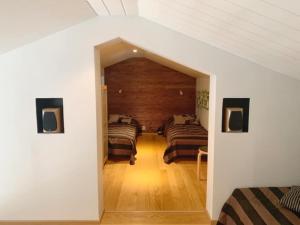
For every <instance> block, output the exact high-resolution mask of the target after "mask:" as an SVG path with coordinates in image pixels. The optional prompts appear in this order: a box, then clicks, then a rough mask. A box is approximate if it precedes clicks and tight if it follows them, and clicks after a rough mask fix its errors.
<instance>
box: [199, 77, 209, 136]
mask: <svg viewBox="0 0 300 225" xmlns="http://www.w3.org/2000/svg"><path fill="white" fill-rule="evenodd" d="M200 91H208V92H209V77H204V76H201V77H197V79H196V92H197V93H198V92H200ZM196 115H197V118H198V119H199V120H200V123H201V125H202V126H203V127H204V128H205V129H206V130H208V115H209V110H208V109H205V108H203V107H198V105H197V104H196Z"/></svg>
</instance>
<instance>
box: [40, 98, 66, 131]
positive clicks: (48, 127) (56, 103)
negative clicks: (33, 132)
mask: <svg viewBox="0 0 300 225" xmlns="http://www.w3.org/2000/svg"><path fill="white" fill-rule="evenodd" d="M63 115H64V113H63V99H62V98H37V99H36V118H37V132H38V133H47V134H49V133H52V134H53V133H64V116H63Z"/></svg>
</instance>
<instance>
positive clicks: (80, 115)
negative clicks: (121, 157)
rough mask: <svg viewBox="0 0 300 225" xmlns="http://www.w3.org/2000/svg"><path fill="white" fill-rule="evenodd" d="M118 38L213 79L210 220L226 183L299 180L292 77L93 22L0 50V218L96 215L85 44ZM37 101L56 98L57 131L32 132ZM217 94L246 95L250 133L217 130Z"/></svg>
mask: <svg viewBox="0 0 300 225" xmlns="http://www.w3.org/2000/svg"><path fill="white" fill-rule="evenodd" d="M119 36H120V37H121V38H123V39H125V40H127V41H129V42H132V43H134V44H136V45H137V46H140V47H142V48H144V49H146V50H149V51H152V52H154V53H156V54H159V55H161V56H163V57H166V58H169V59H170V60H173V61H175V62H178V63H181V64H183V65H185V66H189V67H191V68H193V69H195V70H200V71H202V72H204V73H206V74H214V75H215V78H216V82H214V84H211V85H216V87H217V91H216V93H215V95H216V96H215V99H216V114H215V116H214V114H213V113H211V115H213V116H211V115H210V126H211V124H213V125H214V119H215V120H216V121H215V122H216V123H215V125H214V126H212V127H211V129H210V131H209V132H210V134H212V135H210V140H209V141H210V143H211V142H212V141H213V144H211V145H210V149H209V151H211V154H210V157H212V158H211V160H210V162H209V171H208V172H209V174H211V175H212V176H211V177H210V178H209V181H208V200H207V208H208V211H209V213H210V214H211V215H212V216H213V218H215V219H216V217H217V215H218V213H219V211H220V209H221V207H222V204H223V203H224V201H225V200H226V198H227V197H228V195H229V194H230V193H231V191H232V190H233V188H235V187H240V186H256V185H280V186H281V185H291V184H294V183H297V182H298V183H299V180H300V179H299V173H298V171H299V170H300V163H299V160H297V159H299V158H300V151H299V135H300V128H299V127H300V126H299V125H298V124H299V123H300V114H299V113H298V112H299V110H300V104H299V103H300V82H299V81H298V80H294V79H291V78H289V77H286V76H283V75H280V74H277V73H275V72H272V71H270V70H267V69H265V68H263V67H260V66H258V65H256V64H253V63H250V62H248V61H246V60H243V59H241V58H238V57H236V56H233V55H230V54H228V53H226V52H224V51H221V50H218V49H216V48H213V47H211V46H209V45H206V44H204V43H201V42H199V41H196V40H194V39H190V38H188V37H186V36H184V35H181V34H178V33H176V32H173V31H170V30H168V29H166V28H164V27H161V26H159V25H157V24H155V23H151V22H147V21H146V20H143V19H139V18H135V17H128V18H124V17H122V18H118V17H116V18H112V17H111V18H96V19H93V20H90V21H87V22H85V23H82V24H79V25H76V26H74V27H72V28H70V29H67V30H65V31H63V32H59V33H57V34H54V35H52V36H49V37H47V38H44V39H42V40H40V41H38V42H35V43H32V44H29V45H27V46H25V47H23V48H19V49H16V50H14V51H12V52H10V53H8V54H5V55H2V56H0V100H1V109H2V110H0V124H1V127H2V129H0V137H1V142H0V180H1V186H0V199H1V201H0V219H75V220H76V219H97V218H98V214H99V213H98V191H97V141H96V139H97V138H96V100H95V75H94V73H95V65H94V46H95V45H97V44H100V43H103V42H105V41H107V40H110V39H113V38H116V37H119ZM36 97H63V98H64V116H65V131H66V133H65V134H63V135H61V134H59V135H41V134H36V118H35V98H36ZM223 97H250V98H251V103H250V126H249V133H244V134H224V133H221V108H222V98H223ZM98 104H99V102H98ZM211 138H215V140H213V139H211ZM213 145H214V147H215V148H214V152H213V149H211V146H213ZM211 162H214V168H213V167H212V163H211ZM99 170H101V168H99ZM100 172H101V171H100ZM100 193H101V192H100ZM101 197H102V196H101V194H100V196H99V198H100V199H101ZM99 210H100V211H101V210H102V209H101V208H100V209H99Z"/></svg>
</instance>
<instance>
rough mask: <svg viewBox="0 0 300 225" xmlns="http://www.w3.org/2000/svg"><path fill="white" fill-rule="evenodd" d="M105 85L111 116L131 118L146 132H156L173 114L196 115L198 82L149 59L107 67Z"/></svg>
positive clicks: (139, 59) (133, 59)
mask: <svg viewBox="0 0 300 225" xmlns="http://www.w3.org/2000/svg"><path fill="white" fill-rule="evenodd" d="M105 83H106V85H107V88H108V92H107V93H108V113H109V114H128V115H132V116H133V117H134V118H135V119H137V121H138V122H139V123H140V124H141V125H145V126H146V132H156V130H157V128H158V127H160V126H161V125H162V124H163V123H164V121H166V120H167V119H168V118H169V117H171V116H172V115H173V114H184V113H189V114H195V101H196V97H195V92H196V79H195V78H193V77H190V76H188V75H185V74H183V73H180V72H178V71H175V70H173V69H170V68H168V67H165V66H163V65H160V64H158V63H156V62H153V61H151V60H149V59H146V58H130V59H127V60H125V61H122V62H120V63H117V64H114V65H112V66H109V67H106V68H105ZM119 90H122V93H119ZM180 90H182V92H183V95H180V94H179V92H180Z"/></svg>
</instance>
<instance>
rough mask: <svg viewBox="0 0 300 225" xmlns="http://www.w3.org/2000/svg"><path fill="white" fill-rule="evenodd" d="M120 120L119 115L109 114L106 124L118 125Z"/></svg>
mask: <svg viewBox="0 0 300 225" xmlns="http://www.w3.org/2000/svg"><path fill="white" fill-rule="evenodd" d="M119 119H120V115H118V114H110V115H109V120H108V123H118V122H119Z"/></svg>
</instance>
